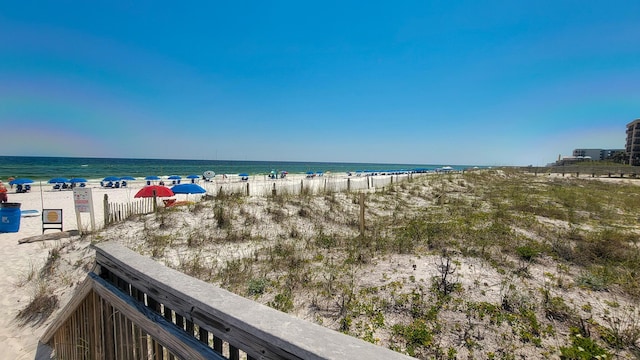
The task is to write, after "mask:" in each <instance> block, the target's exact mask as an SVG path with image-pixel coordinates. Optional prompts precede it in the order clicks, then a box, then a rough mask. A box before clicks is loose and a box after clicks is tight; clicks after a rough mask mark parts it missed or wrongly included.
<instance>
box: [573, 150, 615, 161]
mask: <svg viewBox="0 0 640 360" xmlns="http://www.w3.org/2000/svg"><path fill="white" fill-rule="evenodd" d="M624 151H625V149H575V150H573V157H574V158H578V159H580V158H582V159H584V160H594V161H598V160H600V161H602V160H608V159H611V158H612V157H613V156H614V155H615V154H616V153H619V152H624Z"/></svg>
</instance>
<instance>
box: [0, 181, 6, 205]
mask: <svg viewBox="0 0 640 360" xmlns="http://www.w3.org/2000/svg"><path fill="white" fill-rule="evenodd" d="M6 202H7V188H6V186H4V184H3V183H2V181H0V203H6Z"/></svg>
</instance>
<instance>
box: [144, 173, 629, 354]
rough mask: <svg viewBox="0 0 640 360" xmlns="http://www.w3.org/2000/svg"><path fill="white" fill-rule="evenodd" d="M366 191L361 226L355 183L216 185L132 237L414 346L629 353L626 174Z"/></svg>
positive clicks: (204, 270) (242, 286) (181, 261)
mask: <svg viewBox="0 0 640 360" xmlns="http://www.w3.org/2000/svg"><path fill="white" fill-rule="evenodd" d="M365 202H366V211H365V219H366V221H365V225H366V226H365V232H364V234H361V233H360V230H359V220H358V219H359V218H358V215H359V202H358V196H354V194H353V193H351V194H348V193H327V194H322V195H318V196H314V195H312V194H311V193H310V191H309V190H308V189H303V191H302V194H301V195H296V194H287V193H286V192H280V193H278V194H277V195H275V194H274V195H273V196H270V197H268V198H246V197H242V196H239V195H225V194H219V195H218V196H217V197H216V198H215V199H211V200H207V201H204V202H202V203H201V204H199V205H198V206H194V207H183V208H180V209H177V210H174V211H172V212H159V213H158V214H155V215H152V217H150V218H147V219H146V220H145V226H144V229H143V230H142V231H141V234H140V236H139V239H141V241H142V242H143V244H139V245H138V247H137V250H138V251H140V252H142V253H144V254H149V255H151V256H154V257H156V258H163V259H176V258H177V259H178V260H177V261H176V260H166V261H167V263H168V264H169V265H170V266H173V267H176V268H178V269H180V270H181V271H184V272H187V273H189V274H191V275H193V276H197V277H200V278H202V279H204V280H205V281H210V282H212V283H214V284H216V285H219V286H222V287H224V288H226V289H229V290H230V291H233V292H236V293H238V294H240V295H243V296H247V297H249V298H252V299H255V300H256V301H259V302H262V303H264V304H267V305H269V306H271V307H273V308H275V309H278V310H280V311H284V312H289V313H293V314H296V315H298V314H304V316H305V317H307V318H311V319H315V321H316V322H318V323H320V324H323V325H324V326H329V327H331V328H333V329H336V330H339V331H342V332H344V333H348V334H350V335H352V336H356V337H360V338H362V339H364V340H366V341H370V342H372V343H377V344H380V345H383V346H387V347H390V348H392V349H394V350H396V351H400V352H404V353H407V354H409V355H412V356H416V357H418V358H424V359H427V358H438V359H445V358H456V357H458V358H495V359H509V358H521V357H525V358H547V357H561V358H563V359H594V358H601V359H603V358H610V357H611V356H613V355H612V354H615V355H616V356H621V357H631V356H633V354H638V353H639V350H638V349H639V346H640V343H638V339H639V338H640V321H639V320H638V319H640V315H639V313H638V305H637V299H638V298H640V241H639V240H640V239H639V237H638V236H639V235H638V234H639V231H638V230H639V228H638V225H637V224H638V214H640V187H639V186H637V185H635V184H628V183H614V182H603V181H598V180H596V179H590V178H585V179H576V178H570V177H567V178H559V177H550V176H547V175H538V176H533V174H525V173H522V172H519V171H516V170H513V169H501V170H484V171H476V172H467V173H464V174H440V175H427V176H416V177H414V178H413V179H412V180H411V181H404V182H400V183H398V182H394V184H393V185H391V186H386V187H385V188H384V189H378V191H377V192H371V193H367V194H366V200H365ZM178 212H182V213H178ZM185 212H186V214H185ZM185 217H186V218H188V219H189V220H188V221H186V220H179V219H184V218H185ZM187 222H188V223H189V224H197V226H196V227H194V226H193V225H189V224H187ZM181 249H182V250H184V249H190V250H191V253H190V254H191V255H188V256H187V255H184V254H183V253H181V252H180V251H182V250H181ZM180 254H182V255H180ZM172 255H173V256H172ZM593 292H595V293H597V295H598V296H597V297H594V296H590V295H589V294H590V293H593ZM614 294H615V295H614ZM614 296H616V297H617V298H618V299H617V300H615V301H614V299H613V297H614ZM606 298H608V299H610V301H611V303H614V302H615V303H618V302H619V303H622V304H624V305H622V306H619V307H613V306H607V305H606V304H605V303H603V302H602V301H601V300H600V299H606ZM603 308H606V311H603V310H601V309H603Z"/></svg>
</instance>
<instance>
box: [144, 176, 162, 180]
mask: <svg viewBox="0 0 640 360" xmlns="http://www.w3.org/2000/svg"><path fill="white" fill-rule="evenodd" d="M144 179H145V180H160V177H159V176H155V175H152V176H147V177H146V178H144Z"/></svg>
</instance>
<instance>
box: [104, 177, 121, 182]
mask: <svg viewBox="0 0 640 360" xmlns="http://www.w3.org/2000/svg"><path fill="white" fill-rule="evenodd" d="M102 181H120V178H119V177H117V176H107V177H106V178H104V179H102Z"/></svg>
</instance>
